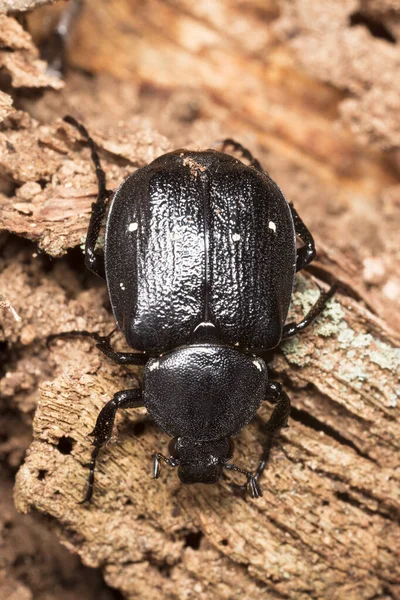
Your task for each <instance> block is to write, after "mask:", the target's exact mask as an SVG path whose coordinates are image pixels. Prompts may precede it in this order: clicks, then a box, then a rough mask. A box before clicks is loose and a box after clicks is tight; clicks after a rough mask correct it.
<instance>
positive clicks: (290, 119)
mask: <svg viewBox="0 0 400 600" xmlns="http://www.w3.org/2000/svg"><path fill="white" fill-rule="evenodd" d="M43 10H44V9H40V10H38V11H35V12H33V13H32V15H31V17H30V28H31V31H32V32H34V35H35V39H36V41H38V42H40V39H41V38H42V37H43V35H44V30H43V22H44V17H43V12H42V11H43ZM4 19H6V18H5V17H4ZM399 22H400V7H399V6H398V5H397V3H396V1H395V0H393V1H392V2H391V1H390V0H385V1H379V0H376V1H373V0H369V1H363V0H346V1H345V2H340V3H338V2H334V1H327V2H324V3H315V2H311V0H310V1H309V0H302V1H300V0H295V1H292V2H289V1H286V0H281V1H273V0H268V1H265V0H264V1H257V0H252V1H251V2H246V3H244V2H241V1H239V0H237V1H234V2H224V1H223V0H220V1H217V2H215V3H212V5H210V3H206V2H196V3H192V2H189V1H188V0H176V1H174V2H161V1H160V0H150V1H149V2H146V3H141V2H136V1H130V2H128V1H127V0H114V2H113V3H112V6H110V4H109V3H107V2H105V1H104V2H103V1H99V0H98V1H97V2H94V1H92V0H88V2H87V3H86V6H85V10H84V13H83V14H82V17H81V19H80V21H79V23H78V25H77V28H76V31H75V33H74V35H73V38H72V39H71V42H70V46H69V57H68V60H69V64H70V65H71V66H72V67H73V68H72V70H71V69H70V72H69V74H68V76H67V77H66V80H65V84H64V87H63V88H62V89H61V86H60V85H59V82H57V81H54V80H52V79H48V80H47V81H45V80H38V82H37V86H38V87H42V88H43V87H49V86H52V87H53V90H47V91H45V92H42V93H41V95H40V96H36V97H35V98H32V95H29V94H27V93H26V87H27V84H24V83H22V84H20V83H19V82H20V81H25V80H26V78H27V77H28V74H29V68H27V67H26V68H21V69H20V70H19V71H18V76H19V79H18V77H16V69H17V67H16V66H15V65H16V64H17V63H18V61H19V60H20V59H19V58H18V56H17V55H18V53H21V52H23V53H24V61H25V62H24V64H25V65H29V64H35V65H37V63H36V62H35V61H37V59H38V57H37V53H36V51H35V50H34V47H33V44H32V42H31V41H30V39H29V36H28V37H26V36H25V34H24V33H23V32H22V29H20V26H19V25H17V24H16V22H15V21H12V20H11V18H10V17H8V18H7V28H8V29H7V31H8V32H9V33H8V35H9V36H10V42H9V44H11V42H12V43H13V45H11V47H12V52H11V53H10V52H9V54H11V57H5V58H4V57H3V58H2V57H1V55H0V64H2V65H3V68H4V69H5V70H7V72H8V74H9V77H10V79H11V81H10V82H9V84H7V87H4V91H3V94H2V96H1V98H0V102H1V104H0V111H1V112H0V115H2V118H3V128H2V131H0V148H1V151H0V170H1V174H2V177H3V182H2V194H1V196H0V201H1V204H0V225H1V226H2V227H3V228H4V230H8V231H11V232H13V233H14V234H17V235H18V236H20V237H24V238H28V239H29V240H32V241H33V242H34V243H35V244H37V245H38V248H39V254H38V251H37V250H35V249H33V253H34V254H35V255H36V256H35V257H34V258H32V247H31V246H25V245H22V246H21V245H19V243H17V242H16V241H15V240H14V238H9V237H7V238H4V240H5V241H6V242H7V243H6V245H4V246H3V256H2V258H1V260H2V267H3V269H2V273H1V275H0V288H1V294H2V306H3V309H2V311H3V321H2V327H3V329H2V331H3V338H4V340H5V341H6V342H7V345H8V346H7V348H8V355H7V359H6V369H5V374H4V377H3V379H2V381H1V384H0V385H1V387H0V390H1V392H2V395H3V398H4V399H5V400H6V401H7V402H8V403H10V405H11V406H12V407H14V408H15V409H16V410H17V411H18V412H19V413H25V414H30V413H31V412H32V411H33V410H34V408H35V407H36V404H37V408H36V412H35V418H34V423H33V426H34V427H33V429H34V439H33V442H32V444H31V446H30V448H29V451H28V453H27V456H26V459H25V462H24V464H23V465H22V466H21V468H20V469H19V472H18V475H17V483H16V488H15V501H16V506H17V508H18V509H19V510H20V511H23V512H28V511H30V510H33V509H34V510H35V511H39V512H40V513H42V514H45V515H47V516H48V517H49V518H50V522H51V526H52V528H53V529H54V530H55V531H56V532H57V533H58V535H59V537H60V539H61V540H62V542H63V543H64V544H65V545H66V546H67V547H68V548H69V549H70V550H71V551H72V552H76V553H78V554H79V556H80V557H81V558H82V560H83V562H84V563H85V564H86V565H89V566H93V567H101V568H102V569H103V572H104V576H105V578H106V581H107V582H108V583H109V585H111V586H112V587H115V588H117V589H119V590H120V591H121V592H122V594H123V595H124V597H126V598H129V599H133V598H135V599H137V598H145V597H149V596H150V597H153V596H155V595H157V596H159V597H162V598H179V599H182V600H183V599H186V598H201V599H207V600H208V599H214V598H221V599H222V598H229V599H234V598H249V599H253V598H255V597H261V598H266V599H270V598H291V599H292V598H293V599H295V600H297V599H300V600H302V599H306V598H327V599H328V598H329V599H338V600H339V599H340V600H341V599H342V598H349V599H354V600H359V599H362V600H363V599H371V600H372V599H373V598H381V599H385V600H386V599H389V598H400V571H399V558H400V556H399V547H400V527H399V514H400V502H399V470H398V465H399V425H398V420H399V412H400V409H399V405H398V399H399V395H400V389H399V364H400V360H399V359H400V353H399V350H398V346H399V332H400V319H399V313H398V310H397V311H396V308H398V306H399V296H400V294H399V291H400V279H399V275H398V272H399V263H400V249H399V244H398V227H399V213H400V173H399V168H400V165H399V154H398V147H399V132H400V120H399V114H400V113H399V110H398V109H399V104H400V100H399V98H400V96H399V94H398V91H399V90H398V78H397V77H396V73H397V72H398V68H399V62H400V55H399V51H398V44H397V34H398V32H399V26H398V23H399ZM4 23H6V21H4ZM377 24H378V25H380V27H381V28H380V29H378V30H377V29H376V25H377ZM374 27H375V28H374ZM377 31H378V32H380V33H379V37H376V36H377V35H378V34H377ZM391 38H393V39H391ZM18 40H24V41H23V43H22V42H21V41H18ZM393 40H394V42H393ZM14 55H15V56H14ZM6 59H7V60H6ZM18 64H19V63H18ZM40 68H41V67H40ZM74 69H75V70H74ZM78 69H84V70H85V72H87V71H90V72H92V73H94V77H91V78H89V77H88V75H87V74H85V73H84V72H82V71H80V70H78ZM43 77H47V75H46V74H45V71H43ZM20 86H22V88H21V87H20ZM66 113H72V114H73V115H74V116H75V117H77V118H79V119H81V120H83V121H84V122H85V124H86V125H87V127H88V128H89V129H90V131H91V133H92V134H93V137H94V139H95V141H96V142H97V144H98V146H99V148H100V151H101V157H102V161H103V164H104V167H105V170H106V172H107V175H108V181H109V185H110V187H111V188H112V189H115V188H116V187H117V185H118V183H119V182H120V181H121V180H122V179H123V178H124V177H125V176H126V175H127V174H128V173H130V172H132V171H133V170H134V169H136V168H137V167H139V166H141V165H144V164H146V163H147V162H149V161H150V160H152V159H153V158H155V157H156V156H159V155H160V154H162V153H163V152H166V151H168V150H169V149H173V148H177V147H183V146H185V147H190V148H195V147H209V146H210V145H211V144H212V142H213V141H214V140H215V139H221V138H223V137H235V138H236V139H238V140H240V141H241V142H242V143H243V144H245V145H248V146H249V148H250V149H251V150H252V151H253V153H254V154H255V155H256V156H257V157H258V158H259V159H260V160H261V162H262V164H263V165H264V166H265V168H266V170H268V172H269V173H270V174H271V176H272V177H273V178H274V179H275V180H276V181H277V182H278V183H279V185H280V186H281V188H282V189H283V191H284V193H285V195H286V197H287V198H288V199H289V200H291V201H293V202H294V203H295V206H296V208H297V210H298V211H299V213H300V214H301V215H302V218H303V219H304V220H305V222H306V223H307V225H308V226H309V227H310V229H311V231H312V232H313V234H315V238H316V241H317V248H318V251H319V252H318V260H317V263H316V265H315V266H314V268H313V269H311V270H310V272H309V273H307V274H305V275H304V276H299V277H298V280H297V285H296V291H295V294H294V298H293V303H292V307H291V316H292V317H294V316H296V317H297V318H300V315H302V314H304V312H306V311H307V309H308V308H309V307H310V306H311V304H312V302H313V301H314V300H315V298H316V296H317V294H318V288H317V285H316V284H317V283H318V284H320V283H321V282H322V284H323V285H324V283H323V282H325V284H326V282H328V281H330V280H331V279H332V277H334V278H335V279H337V280H338V281H339V282H340V283H341V290H340V291H339V293H338V294H337V295H336V297H335V298H334V299H333V300H332V301H331V302H330V303H329V305H328V307H327V309H326V310H325V312H324V314H323V315H322V316H321V317H320V318H319V319H318V320H317V322H316V323H315V324H314V325H313V326H311V327H310V328H309V330H308V331H307V332H305V333H304V334H303V335H301V336H298V337H296V338H294V339H292V340H290V341H289V342H287V343H285V344H283V345H282V347H281V348H280V350H279V351H277V352H276V353H275V354H274V355H273V356H271V361H270V368H271V373H272V374H273V376H274V377H276V378H278V379H279V380H280V381H282V383H283V384H284V387H285V389H286V390H287V392H288V394H289V395H290V397H291V399H292V402H293V407H294V408H293V413H292V419H291V423H290V425H291V427H290V429H289V430H288V431H285V432H284V433H282V435H281V436H280V437H279V439H278V440H277V441H276V444H275V446H274V450H273V455H272V460H271V463H270V465H269V466H268V469H267V471H266V473H265V476H264V477H263V480H262V482H261V483H262V486H263V490H264V497H263V498H262V499H260V500H250V499H248V498H243V497H241V496H238V495H236V494H233V493H232V489H231V481H232V480H233V479H234V480H235V481H237V479H236V478H235V477H234V476H233V479H231V477H230V476H229V477H227V479H226V480H224V481H222V482H221V483H220V484H218V485H215V486H205V485H195V486H183V485H181V484H180V483H179V480H178V479H177V475H176V473H175V472H173V471H172V472H171V471H170V470H169V469H168V468H165V469H163V471H162V477H161V479H160V480H159V481H157V482H154V481H153V480H152V479H151V477H150V473H151V454H152V453H153V452H154V451H166V446H167V443H168V439H167V437H166V436H165V435H164V434H162V433H161V432H160V431H159V430H158V429H157V428H156V426H155V425H154V424H153V423H151V421H150V420H149V419H148V417H146V414H145V411H144V409H135V410H130V411H121V414H119V415H118V416H117V419H116V426H115V437H114V438H113V440H112V442H111V443H110V444H108V445H107V447H106V448H105V449H104V450H102V452H101V454H100V457H99V463H98V470H97V478H96V488H95V493H94V498H93V502H92V504H91V505H90V506H86V505H84V506H82V505H79V504H78V502H79V500H81V499H82V497H83V495H84V488H85V481H86V478H87V466H86V463H87V462H88V460H89V457H90V451H91V448H90V438H89V437H88V434H89V432H90V431H91V430H92V429H93V426H94V423H95V420H96V416H97V414H98V412H99V410H100V409H101V407H102V406H103V405H104V403H105V402H106V401H107V400H108V399H110V398H111V396H112V394H113V393H115V392H116V391H118V390H121V389H125V388H127V387H130V386H133V385H136V378H137V376H140V371H139V370H135V369H129V370H128V369H126V368H122V367H118V366H116V365H114V364H113V363H111V362H110V361H108V360H107V359H105V358H104V357H102V356H101V355H99V353H98V351H97V350H96V349H95V348H94V347H93V344H92V343H91V342H89V341H87V340H77V339H74V340H62V341H58V342H55V343H53V344H52V345H51V346H50V347H49V348H47V347H46V344H45V339H46V336H47V335H49V334H51V333H56V332H58V331H66V330H69V329H88V330H97V331H100V332H102V333H103V332H104V333H105V332H108V331H110V330H111V329H112V328H113V326H114V321H113V318H112V316H111V314H110V311H109V307H108V305H107V297H106V292H105V289H104V286H103V285H101V283H100V282H97V281H95V280H94V279H92V278H90V277H84V278H83V277H82V275H81V271H80V269H83V259H82V252H81V251H80V250H79V249H78V250H77V249H76V248H79V245H80V244H82V242H83V241H84V236H85V232H86V228H87V223H88V217H89V213H90V205H91V202H93V200H94V198H95V194H96V185H95V176H94V172H93V167H92V164H91V161H90V153H89V150H88V149H87V148H86V147H85V145H84V144H83V143H82V140H81V138H80V136H79V134H77V132H76V131H75V130H74V129H73V128H72V127H70V126H68V125H66V124H65V123H63V122H62V121H61V119H60V117H62V116H63V115H64V114H66ZM10 240H11V241H10ZM66 252H68V254H67V256H66V257H65V256H64V257H63V255H65V253H66ZM40 253H44V254H40ZM46 255H49V256H52V257H54V259H53V260H52V262H51V263H50V262H49V259H47V258H46ZM118 343H119V344H120V346H121V348H122V347H123V343H124V342H123V339H122V337H120V338H119V339H118ZM38 386H39V391H38ZM269 413H270V408H269V407H268V406H267V405H266V406H262V407H261V409H260V411H259V414H260V420H259V421H258V422H254V423H252V424H251V425H250V426H249V427H247V428H246V429H245V430H244V431H243V432H242V433H241V435H240V436H238V438H237V440H236V455H235V461H236V463H237V464H239V465H240V466H243V467H251V466H252V467H255V465H256V464H257V456H258V454H259V452H260V450H261V446H262V442H263V440H264V434H263V428H262V424H263V423H265V422H266V420H267V419H268V415H269ZM260 422H261V427H260ZM11 455H12V453H11V450H10V451H9V454H8V455H7V456H11ZM14 460H16V462H18V461H19V460H20V457H19V458H18V459H15V457H14Z"/></svg>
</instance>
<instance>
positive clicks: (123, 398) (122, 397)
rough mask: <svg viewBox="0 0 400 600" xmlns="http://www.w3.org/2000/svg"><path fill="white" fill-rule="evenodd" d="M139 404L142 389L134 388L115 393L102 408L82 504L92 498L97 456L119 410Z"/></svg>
mask: <svg viewBox="0 0 400 600" xmlns="http://www.w3.org/2000/svg"><path fill="white" fill-rule="evenodd" d="M139 406H143V400H142V392H141V390H137V389H134V390H124V391H122V392H117V393H116V394H114V396H113V398H112V400H110V401H109V402H107V404H106V405H105V406H104V407H103V408H102V409H101V411H100V413H99V415H98V417H97V420H96V425H95V428H94V429H93V431H92V433H91V434H90V435H92V436H93V437H94V440H93V446H94V448H93V450H92V456H91V459H90V463H89V465H88V466H89V477H88V488H87V491H86V495H85V497H84V499H83V500H82V501H81V502H80V504H84V503H85V502H90V500H91V499H92V496H93V487H94V474H95V470H96V461H97V456H98V454H99V452H100V448H101V447H102V446H104V444H106V443H107V442H108V441H109V439H110V437H111V433H112V429H113V425H114V420H115V415H116V412H117V410H118V409H119V408H137V407H139Z"/></svg>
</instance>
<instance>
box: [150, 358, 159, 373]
mask: <svg viewBox="0 0 400 600" xmlns="http://www.w3.org/2000/svg"><path fill="white" fill-rule="evenodd" d="M159 366H160V363H159V362H158V360H156V362H154V363H153V364H152V365H150V366H149V371H154V369H158V367H159Z"/></svg>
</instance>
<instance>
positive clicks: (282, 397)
mask: <svg viewBox="0 0 400 600" xmlns="http://www.w3.org/2000/svg"><path fill="white" fill-rule="evenodd" d="M266 400H268V401H269V402H272V403H273V404H275V407H274V410H273V411H272V414H271V416H270V418H269V420H268V422H267V424H266V426H265V428H266V430H267V439H266V442H265V444H264V448H263V452H262V454H261V456H260V462H259V464H258V467H257V469H256V472H255V474H254V477H255V478H256V479H258V478H259V477H260V476H261V475H262V473H263V471H264V469H265V467H266V465H267V463H268V459H269V456H270V453H271V447H272V443H273V441H274V437H275V436H276V435H277V434H278V433H279V431H280V430H281V429H282V428H285V427H288V419H289V416H290V409H291V404H290V399H289V396H288V395H287V393H286V392H285V391H284V390H283V389H282V385H281V384H280V383H278V382H277V381H269V382H268V386H267V397H266Z"/></svg>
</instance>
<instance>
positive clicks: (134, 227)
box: [128, 223, 139, 231]
mask: <svg viewBox="0 0 400 600" xmlns="http://www.w3.org/2000/svg"><path fill="white" fill-rule="evenodd" d="M138 227H139V225H138V223H129V227H128V231H136V230H137V228H138Z"/></svg>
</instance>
